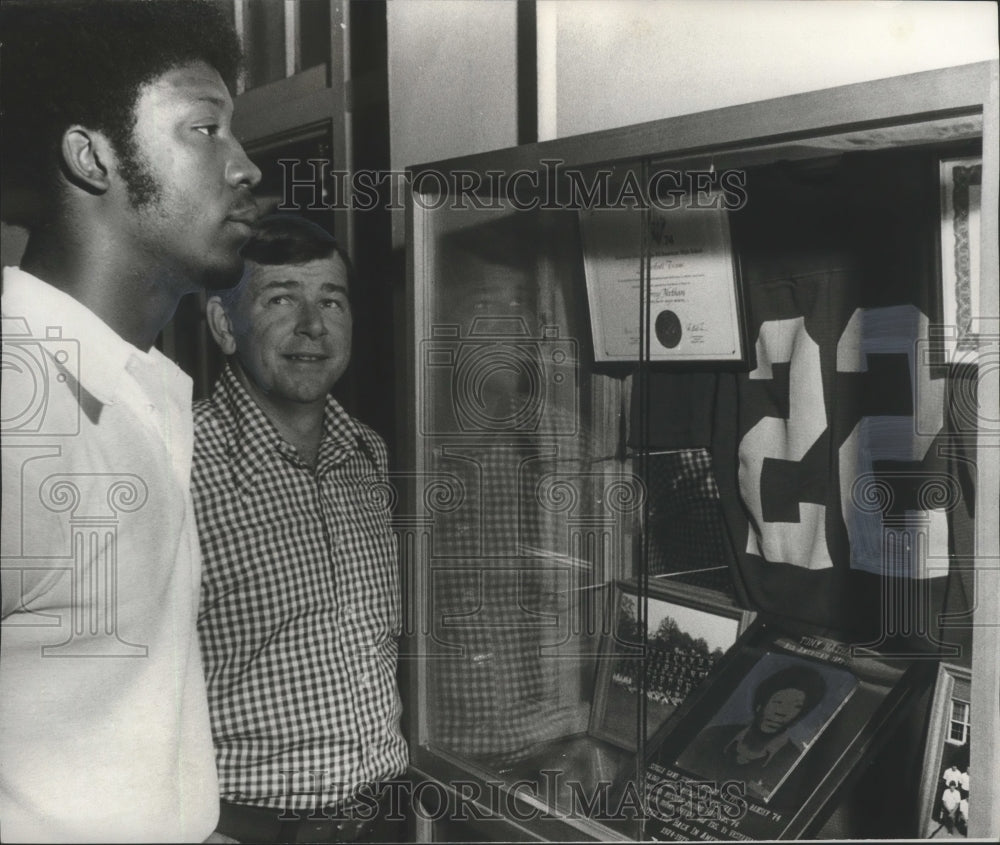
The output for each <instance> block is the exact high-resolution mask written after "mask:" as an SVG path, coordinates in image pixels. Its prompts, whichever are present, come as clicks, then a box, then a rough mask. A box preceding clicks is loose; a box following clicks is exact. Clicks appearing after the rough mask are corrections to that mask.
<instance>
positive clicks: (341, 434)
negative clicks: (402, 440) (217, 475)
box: [212, 364, 375, 494]
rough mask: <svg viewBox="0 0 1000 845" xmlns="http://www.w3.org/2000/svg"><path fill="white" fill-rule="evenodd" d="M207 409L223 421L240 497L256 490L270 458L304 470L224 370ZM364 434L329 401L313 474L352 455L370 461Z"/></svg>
mask: <svg viewBox="0 0 1000 845" xmlns="http://www.w3.org/2000/svg"><path fill="white" fill-rule="evenodd" d="M212 404H213V405H214V406H215V408H216V409H217V411H219V412H220V413H221V414H223V415H224V418H225V419H227V420H228V422H229V426H230V431H231V435H232V437H231V441H230V444H229V449H230V454H231V458H232V463H231V465H232V467H233V474H234V476H235V477H236V480H237V483H238V484H239V486H240V488H241V492H243V493H244V494H250V493H252V492H253V491H254V489H255V488H256V487H257V476H258V474H259V473H260V472H261V471H262V470H263V469H264V467H265V466H266V464H267V462H268V460H269V459H270V457H271V456H272V455H274V454H278V455H279V456H280V457H281V458H282V459H283V460H285V461H287V462H288V463H290V464H293V465H296V466H304V464H303V463H302V461H301V459H300V458H299V455H298V453H297V452H296V450H295V447H294V446H292V445H291V444H290V443H289V442H288V441H286V440H285V439H284V438H283V437H282V436H281V435H280V434H279V433H278V429H277V428H275V426H274V424H273V423H272V422H271V421H270V420H269V419H268V418H267V415H266V414H265V413H264V412H263V411H262V410H261V408H260V406H259V405H258V404H257V403H256V402H255V401H254V400H253V398H252V397H251V396H250V394H249V393H247V390H246V388H245V387H244V386H243V385H242V384H241V383H240V380H239V379H238V378H237V377H236V373H235V372H234V371H233V368H232V367H231V366H229V365H228V364H227V365H226V367H225V369H224V370H223V371H222V375H221V376H220V377H219V380H218V382H217V383H216V386H215V390H214V392H213V393H212ZM368 438H369V435H368V433H367V432H366V431H365V429H364V428H363V427H362V426H360V425H359V424H358V423H357V421H356V420H354V419H353V418H352V417H351V416H350V414H348V413H347V412H346V411H345V410H344V409H343V408H342V407H341V405H340V403H339V402H337V400H336V399H334V398H333V397H332V396H328V397H327V399H326V405H325V407H324V409H323V435H322V439H321V440H320V446H319V453H318V456H317V461H316V474H317V476H319V477H322V476H323V475H325V474H326V473H328V472H329V471H330V470H331V469H333V468H334V467H335V466H337V465H338V464H340V463H342V462H343V461H345V460H347V459H348V458H349V457H350V456H351V455H352V454H353V453H354V452H355V451H356V450H358V449H360V450H361V451H363V452H364V453H365V454H366V455H367V456H368V457H369V458H370V459H371V460H372V462H373V465H374V455H375V452H374V450H373V448H372V446H371V444H370V443H369V442H368Z"/></svg>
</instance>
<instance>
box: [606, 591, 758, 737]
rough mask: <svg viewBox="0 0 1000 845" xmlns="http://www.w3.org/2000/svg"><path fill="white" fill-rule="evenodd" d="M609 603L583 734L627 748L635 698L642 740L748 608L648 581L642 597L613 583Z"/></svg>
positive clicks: (732, 634) (691, 685)
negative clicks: (608, 624)
mask: <svg viewBox="0 0 1000 845" xmlns="http://www.w3.org/2000/svg"><path fill="white" fill-rule="evenodd" d="M640 601H643V602H645V605H646V607H645V611H646V612H645V617H646V630H645V632H643V631H642V630H641V629H640V627H639V602H640ZM613 606H614V608H615V614H616V615H615V619H614V621H613V630H612V631H611V633H610V634H609V635H608V636H606V637H605V638H604V642H603V643H602V648H601V659H600V661H599V664H598V670H597V684H596V689H595V692H594V704H593V708H592V709H591V718H590V729H589V733H590V734H591V735H592V736H596V737H598V738H600V739H604V740H607V741H608V742H612V743H614V744H615V745H618V746H620V747H621V748H625V749H627V750H629V751H635V750H636V749H637V731H638V720H639V701H640V696H642V697H643V698H645V720H646V736H647V738H648V737H650V736H652V735H653V734H654V733H655V732H656V731H657V730H658V729H659V728H660V726H661V725H662V724H663V723H664V722H665V721H666V720H667V719H668V718H669V717H670V716H671V714H673V712H674V711H675V710H676V709H677V708H678V707H679V706H680V705H681V704H683V703H684V700H685V699H686V698H687V697H688V695H689V694H690V693H691V691H692V690H694V689H695V687H697V686H698V684H700V683H701V681H702V680H703V679H704V678H705V677H706V676H707V675H708V673H709V672H710V671H711V670H712V667H713V666H715V664H716V663H717V662H718V661H719V659H720V658H721V657H722V656H723V655H724V654H725V652H726V651H727V650H728V649H729V648H731V647H732V645H733V644H734V643H735V642H736V640H737V638H738V637H739V635H740V634H741V633H742V632H743V631H744V630H746V628H747V626H748V625H749V624H750V622H751V621H752V619H753V613H752V612H751V611H747V610H742V609H741V608H738V607H736V606H734V605H732V604H727V603H726V602H725V601H724V600H722V599H719V598H715V597H712V598H706V597H704V596H702V595H700V594H699V591H697V590H695V589H691V588H685V587H684V586H683V585H667V584H663V583H662V582H658V581H655V580H653V579H650V581H649V590H648V592H647V593H646V594H645V595H640V593H639V589H638V585H636V584H634V583H631V582H618V583H617V584H616V585H615V598H614V604H613ZM644 634H645V636H644Z"/></svg>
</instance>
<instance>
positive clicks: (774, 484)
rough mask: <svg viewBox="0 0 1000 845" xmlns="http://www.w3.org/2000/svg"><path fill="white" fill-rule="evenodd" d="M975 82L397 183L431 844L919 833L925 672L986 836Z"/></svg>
mask: <svg viewBox="0 0 1000 845" xmlns="http://www.w3.org/2000/svg"><path fill="white" fill-rule="evenodd" d="M996 99H997V67H996V64H995V63H984V64H976V65H968V66H962V67H956V68H948V69H943V70H940V71H931V72H926V73H920V74H914V75H910V76H904V77H896V78H892V79H887V80H879V81H875V82H868V83H861V84H857V85H851V86H846V87H842V88H835V89H830V90H825V91H818V92H813V93H808V94H801V95H795V96H790V97H784V98H781V99H777V100H769V101H765V102H762V103H755V104H750V105H745V106H735V107H730V108H726V109H721V110H718V111H713V112H706V113H702V114H695V115H689V116H684V117H677V118H670V119H665V120H663V121H658V122H653V123H648V124H642V125H639V126H634V127H628V128H624V129H620V130H613V131H608V132H601V133H595V134H592V135H585V136H580V137H574V138H566V139H562V140H557V141H552V142H547V143H541V144H534V145H528V146H525V147H518V148H513V149H509V150H502V151H498V152H496V153H489V154H483V155H477V156H472V157H467V158H462V159H456V160H452V161H447V162H440V163H433V164H428V165H423V166H420V167H414V168H411V170H410V172H409V180H408V182H409V194H408V236H409V238H408V240H409V266H408V277H409V279H408V281H409V287H408V296H409V301H408V314H409V315H410V325H409V335H408V338H407V342H406V345H405V357H404V359H403V369H404V371H405V373H406V380H405V385H404V388H403V390H404V396H403V397H402V404H401V406H402V407H404V408H406V409H408V413H407V414H404V415H403V416H404V417H405V419H406V422H405V427H404V428H403V429H402V430H401V431H400V438H399V441H400V443H401V444H402V445H403V448H404V452H403V455H402V458H403V463H402V468H401V470H400V471H399V472H398V473H397V474H396V479H395V480H396V483H397V484H396V486H397V489H398V491H399V494H400V495H399V500H398V502H397V508H396V514H397V521H396V530H397V534H398V537H399V543H400V558H401V567H402V573H403V580H402V584H403V591H404V608H405V635H404V638H403V642H402V644H401V662H400V665H401V674H402V678H403V683H404V703H405V710H406V724H407V729H408V737H409V741H410V749H411V764H412V769H413V772H412V773H413V777H414V779H415V780H414V782H415V784H416V787H415V799H416V800H415V809H416V812H417V817H418V819H419V820H420V830H421V837H422V838H424V839H427V840H428V841H474V840H494V841H511V840H517V841H520V840H524V841H533V840H552V841H570V840H580V839H593V840H607V839H625V840H629V839H688V838H702V839H747V838H750V839H772V838H801V837H811V836H817V835H822V836H825V837H831V838H859V837H871V838H900V837H907V836H918V835H927V831H928V821H927V819H928V814H929V812H930V810H928V809H927V808H928V806H929V804H930V803H933V800H934V799H933V796H934V794H935V793H936V792H938V791H939V790H938V781H939V780H940V773H938V772H936V771H929V770H928V771H924V769H927V768H928V764H927V763H926V761H932V762H931V764H930V765H931V766H937V765H938V764H939V763H940V761H941V759H942V757H941V754H940V751H935V750H934V749H933V748H932V747H931V745H932V744H933V741H936V740H934V739H933V737H938V738H939V737H940V734H941V730H940V728H935V727H934V726H935V725H937V724H939V723H940V721H941V713H940V708H941V707H942V706H944V705H943V704H942V701H941V700H940V699H941V698H942V695H941V693H940V691H939V692H938V693H936V694H935V693H934V684H935V680H936V679H937V678H938V675H939V674H940V673H941V672H942V671H943V670H942V669H941V668H940V667H942V666H952V667H957V668H956V669H955V670H954V671H953V672H952V675H953V674H954V672H955V671H957V672H958V673H960V674H962V673H964V675H965V676H968V677H969V678H970V679H971V707H970V710H971V721H972V723H973V724H975V726H976V731H975V734H976V740H975V742H974V744H972V746H971V748H970V747H969V745H968V730H967V731H966V746H965V750H966V752H967V754H971V768H973V769H975V771H976V777H975V782H976V789H975V792H976V795H975V799H974V800H973V801H972V802H971V805H970V803H969V800H968V798H966V804H965V807H966V809H965V813H966V815H967V832H968V833H969V835H979V836H987V837H989V836H994V837H995V836H996V835H997V834H998V833H1000V825H998V819H997V810H996V809H994V808H995V807H997V806H1000V801H998V800H997V799H1000V794H998V789H997V786H996V784H997V783H1000V767H998V755H1000V745H998V737H997V733H998V727H1000V720H998V714H997V712H996V711H997V705H996V702H997V700H998V698H997V696H998V690H1000V668H998V655H1000V649H998V631H1000V628H998V627H997V626H998V623H1000V584H998V581H997V571H996V560H997V559H998V556H1000V555H998V543H997V528H996V525H995V519H994V515H995V511H996V508H995V505H996V503H997V477H998V473H997V461H998V456H1000V452H998V451H997V450H996V446H997V437H998V428H997V423H996V420H997V419H998V417H1000V414H998V413H997V410H996V408H997V384H996V360H997V357H998V353H997V338H998V329H1000V324H998V321H997V315H998V310H997V254H996V240H997V238H996V235H997V232H996V226H997V216H996V207H997V192H996V186H997V175H998V170H997V158H996V149H997V103H996ZM977 511H978V512H979V513H980V514H988V516H987V517H986V518H985V519H977V518H976V514H977ZM810 673H811V676H812V679H811V680H801V676H802V675H804V674H810ZM791 675H795V676H796V677H797V678H799V680H798V681H797V683H798V684H799V687H797V688H794V687H793V686H789V685H790V684H791V682H788V684H786V686H785V687H782V688H781V689H783V690H784V693H786V694H790V695H791V698H792V699H794V700H793V702H792V705H791V707H792V709H793V710H794V711H795V712H794V713H792V715H790V716H787V715H779V716H775V715H774V713H773V712H771V711H772V710H774V709H775V708H779V705H780V699H781V696H780V695H779V696H778V697H777V698H773V700H771V699H768V698H767V696H766V695H765V693H764V692H761V690H765V691H766V690H767V689H768V688H769V687H768V685H769V684H772V681H773V680H774V679H773V678H772V676H774V677H776V678H778V679H779V680H781V679H786V678H787V677H790V676H791ZM817 677H818V680H817V679H816V678H817ZM774 683H777V681H775V682H774ZM772 685H773V684H772ZM779 686H780V685H779ZM939 686H940V684H939ZM789 690H791V692H790V693H789ZM785 697H786V698H787V697H788V696H787V695H786V696H785ZM765 711H767V713H770V714H771V715H770V716H769V715H767V714H766V713H765ZM967 712H968V711H967ZM769 720H770V721H769ZM779 723H780V725H779ZM792 724H795V725H797V726H798V727H797V729H796V730H793V729H792V728H791V727H788V725H792ZM779 727H780V730H779ZM723 729H725V730H729V732H730V733H729V735H727V737H725V738H722V734H723V733H724V732H725V730H723ZM713 731H714V733H713ZM928 733H930V734H931V735H932V739H931V740H928V739H927V737H928ZM764 734H767V735H768V736H769V737H770V738H771V741H770V742H769V744H766V745H763V746H762V745H756V744H755V743H754V740H755V739H756V738H758V737H759V736H763V735H764ZM703 735H704V737H705V738H707V737H715V739H716V741H717V743H719V749H718V753H717V754H716V753H715V752H714V751H709V750H706V749H708V748H709V745H708V744H707V743H708V742H709V740H708V739H704V741H702V740H700V739H699V738H700V737H703ZM779 737H780V742H779V741H778V738H779ZM914 738H916V740H915V739H914ZM730 757H732V758H733V761H735V762H733V765H734V766H735V768H733V769H725V767H724V766H723V762H724V761H725V760H729V758H730ZM716 758H718V759H716ZM737 758H738V759H737ZM949 759H950V758H949ZM713 761H714V762H713ZM921 761H925V762H924V763H923V764H922V762H921ZM730 762H732V761H730ZM716 764H718V765H716ZM754 767H756V768H754ZM966 769H967V770H968V769H969V766H968V765H967V766H966ZM901 772H902V773H904V774H900V773H901ZM887 773H893V774H891V775H889V776H888V781H889V782H890V785H888V786H887V785H886V780H887ZM872 784H877V785H878V786H877V788H876V790H875V791H876V794H874V795H873V794H872V793H873V786H872ZM873 800H874V801H875V802H876V803H877V804H878V808H879V812H877V813H875V814H872V813H871V809H872V807H873V806H874V805H873V803H872V802H873ZM918 829H919V830H918Z"/></svg>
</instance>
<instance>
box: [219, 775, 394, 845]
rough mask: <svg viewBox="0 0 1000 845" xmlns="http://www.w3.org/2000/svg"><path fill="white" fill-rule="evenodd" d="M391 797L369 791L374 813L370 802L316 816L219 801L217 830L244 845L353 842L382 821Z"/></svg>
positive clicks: (387, 791) (347, 804) (384, 792)
mask: <svg viewBox="0 0 1000 845" xmlns="http://www.w3.org/2000/svg"><path fill="white" fill-rule="evenodd" d="M391 794H392V789H391V788H386V789H382V790H380V791H374V790H373V791H372V793H371V795H372V796H373V800H374V801H376V802H377V803H378V808H377V809H373V807H372V802H371V801H367V802H362V801H347V802H345V803H344V804H340V805H338V806H337V807H335V808H334V807H330V808H326V809H324V810H322V811H320V812H319V813H317V812H316V811H312V810H291V811H289V810H280V809H278V808H272V807H255V806H252V805H249V804H233V803H231V802H229V801H220V802H219V825H218V830H219V831H220V832H221V833H224V834H226V835H227V836H231V837H232V838H233V839H237V840H239V841H240V842H247V843H298V842H354V841H356V840H358V839H360V838H361V837H362V836H363V835H364V834H365V833H366V832H367V831H368V830H369V829H370V828H371V827H373V826H374V825H375V824H377V823H378V822H380V821H381V820H382V817H383V816H384V814H385V812H386V807H385V805H386V804H388V803H389V799H390V797H391ZM376 796H377V797H376Z"/></svg>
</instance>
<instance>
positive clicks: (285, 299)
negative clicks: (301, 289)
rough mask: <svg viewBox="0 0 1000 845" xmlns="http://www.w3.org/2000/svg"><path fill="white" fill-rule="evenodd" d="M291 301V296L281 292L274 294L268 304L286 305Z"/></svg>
mask: <svg viewBox="0 0 1000 845" xmlns="http://www.w3.org/2000/svg"><path fill="white" fill-rule="evenodd" d="M289 302H291V299H290V297H289V296H288V295H287V294H283V293H280V294H278V295H277V296H272V297H271V298H270V299H269V300H268V301H267V304H268V305H286V304H288V303H289Z"/></svg>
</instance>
